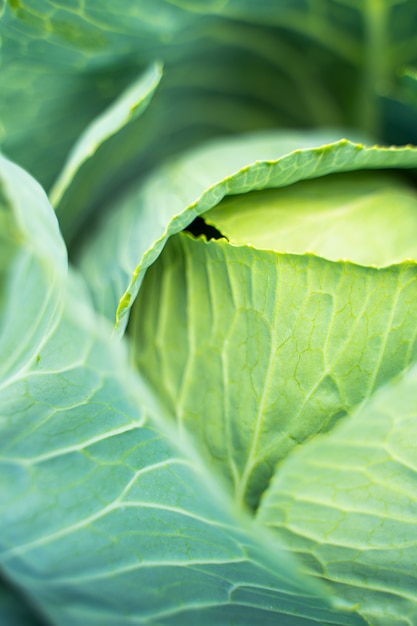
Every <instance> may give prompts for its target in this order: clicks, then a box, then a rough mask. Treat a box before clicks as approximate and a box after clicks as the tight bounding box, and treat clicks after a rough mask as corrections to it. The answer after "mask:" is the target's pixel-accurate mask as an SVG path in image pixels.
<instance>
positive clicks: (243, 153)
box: [80, 132, 417, 333]
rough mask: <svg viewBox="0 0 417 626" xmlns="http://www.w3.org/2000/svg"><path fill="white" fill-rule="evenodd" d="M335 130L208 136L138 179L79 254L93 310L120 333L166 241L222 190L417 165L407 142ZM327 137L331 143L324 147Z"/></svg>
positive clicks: (220, 196)
mask: <svg viewBox="0 0 417 626" xmlns="http://www.w3.org/2000/svg"><path fill="white" fill-rule="evenodd" d="M335 136H337V135H336V133H335V132H332V133H330V132H329V133H327V134H324V133H323V132H320V133H315V132H312V133H305V132H304V133H300V132H290V133H281V132H277V133H267V134H265V135H263V134H261V135H252V136H244V137H239V138H233V139H229V140H227V141H223V142H213V143H212V144H208V145H206V146H204V147H203V148H200V149H199V150H197V151H192V152H190V153H188V154H186V155H185V156H184V157H183V158H182V159H180V158H177V159H175V161H171V162H169V163H168V164H167V165H165V166H164V167H162V168H160V169H159V170H158V171H156V172H155V173H154V174H153V175H152V176H151V177H149V178H148V180H147V181H146V182H145V183H143V181H142V182H141V184H140V185H138V186H137V187H136V188H134V189H133V190H132V191H131V192H130V193H128V194H127V195H126V197H125V198H124V199H122V200H120V201H118V202H116V203H115V205H114V206H113V207H112V211H111V213H110V214H109V216H108V218H107V219H106V220H104V221H103V224H102V226H101V228H99V229H98V231H97V235H95V236H94V237H93V238H89V240H88V245H87V246H86V248H85V251H83V253H82V256H81V260H80V266H81V268H82V271H83V273H84V275H85V276H86V278H87V281H88V283H89V285H90V287H91V290H92V293H93V297H94V302H95V305H96V307H97V309H98V310H99V311H100V312H101V313H103V314H104V315H106V316H107V317H108V318H109V319H111V320H114V319H115V318H116V325H117V326H118V327H119V329H118V330H119V332H120V333H122V332H123V331H124V329H125V326H126V323H127V320H128V315H129V311H130V308H131V306H132V304H133V302H134V300H135V298H136V295H137V293H138V291H139V288H140V285H141V282H142V279H143V276H144V274H145V272H146V270H147V268H148V267H149V266H150V265H151V264H152V263H153V262H154V261H155V259H156V258H157V257H158V255H159V254H160V252H161V250H162V248H163V246H164V245H165V242H166V241H167V239H168V238H169V237H170V236H171V235H173V234H175V233H178V232H179V231H181V230H183V229H184V228H185V227H187V226H188V225H189V224H190V223H191V222H192V221H193V220H194V218H195V217H196V216H198V215H201V214H203V213H205V212H206V211H208V210H210V209H212V208H213V207H215V206H216V205H217V204H218V203H219V202H220V201H221V200H222V199H223V198H224V197H225V196H226V195H237V194H243V193H247V192H249V191H253V190H261V189H268V188H277V187H285V186H288V185H291V184H292V183H295V182H297V181H300V180H305V179H311V178H318V177H320V176H325V175H327V174H331V173H336V172H347V171H355V170H360V169H378V168H390V167H391V168H399V167H402V168H413V167H416V166H417V151H415V150H413V149H412V148H411V147H405V148H383V147H378V146H373V147H365V146H363V145H362V144H355V143H351V142H349V141H347V140H340V141H336V142H335V141H334V140H335ZM326 141H327V142H330V143H326V144H325V145H322V144H323V142H326ZM332 142H333V143H332ZM317 146H318V147H317Z"/></svg>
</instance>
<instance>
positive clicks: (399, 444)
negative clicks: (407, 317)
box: [258, 366, 417, 626]
mask: <svg viewBox="0 0 417 626" xmlns="http://www.w3.org/2000/svg"><path fill="white" fill-rule="evenodd" d="M416 386H417V368H416V366H414V367H413V368H412V369H410V370H409V371H407V372H406V373H405V374H404V375H403V376H402V377H401V378H400V379H396V380H394V381H392V382H391V383H390V384H388V385H387V386H385V387H384V388H383V389H381V390H380V391H379V392H378V393H376V394H375V395H374V396H373V397H372V398H371V399H370V400H369V401H368V402H367V403H365V404H364V405H362V406H361V407H360V408H359V409H358V410H357V412H356V413H355V414H354V415H353V416H351V417H350V418H348V419H346V420H343V421H342V422H341V423H340V425H339V427H338V428H335V429H334V430H333V431H332V432H331V433H329V434H328V435H326V436H323V437H320V438H317V439H316V440H315V441H313V442H311V443H309V444H308V445H306V446H305V447H303V448H302V449H300V450H298V451H297V452H296V453H294V455H293V456H292V457H291V458H289V459H288V460H287V461H286V462H285V463H284V464H283V465H282V466H281V467H280V468H279V470H278V471H277V473H276V475H275V478H274V480H273V481H272V484H271V486H270V488H269V490H268V491H267V492H266V495H265V497H264V500H263V502H262V506H261V508H260V511H259V515H258V520H259V521H260V522H262V523H264V524H265V525H266V526H268V527H270V528H272V529H274V530H275V531H276V532H277V533H278V534H279V536H280V537H281V538H282V539H284V540H285V542H286V544H287V545H288V546H290V547H291V548H292V550H293V551H294V552H295V553H297V554H298V555H300V556H301V557H302V558H303V559H304V561H305V563H306V564H308V565H309V566H310V568H311V569H312V570H313V571H314V572H315V575H316V576H318V577H320V578H323V579H325V580H327V581H329V582H330V583H331V584H332V587H333V588H334V589H335V590H336V591H338V592H339V593H342V594H343V596H344V597H346V598H350V599H353V598H354V602H355V603H358V611H359V613H361V614H362V615H363V616H364V617H365V618H366V619H367V620H368V621H369V623H370V624H376V625H378V626H394V625H395V626H413V625H414V624H415V623H416V620H417V601H416V595H415V589H416V578H417V570H416V562H417V547H416V546H417V543H416V524H417V501H416V493H417V466H416V443H415V442H416V440H417V401H416Z"/></svg>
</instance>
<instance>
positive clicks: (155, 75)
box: [49, 64, 162, 239]
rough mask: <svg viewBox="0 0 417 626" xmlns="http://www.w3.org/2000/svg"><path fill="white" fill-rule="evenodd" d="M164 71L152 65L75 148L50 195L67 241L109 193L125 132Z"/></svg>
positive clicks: (148, 100)
mask: <svg viewBox="0 0 417 626" xmlns="http://www.w3.org/2000/svg"><path fill="white" fill-rule="evenodd" d="M161 71H162V68H161V66H160V64H154V65H153V66H151V67H150V68H149V69H148V71H147V72H146V73H145V74H144V75H141V76H140V78H139V79H138V80H137V81H136V82H135V83H133V84H132V85H130V86H129V88H128V89H126V91H125V92H124V93H123V94H122V95H121V96H120V97H119V98H117V100H116V101H115V102H113V103H112V104H111V106H110V107H108V109H107V110H106V111H104V113H102V114H101V115H100V116H99V117H98V118H96V119H94V120H93V122H92V123H91V124H90V125H89V126H88V127H87V128H86V129H85V131H84V132H83V133H82V135H81V136H80V137H79V138H78V140H77V142H76V144H75V145H74V147H73V149H72V151H71V153H70V155H69V156H68V158H67V161H66V163H65V165H64V167H63V169H62V170H61V172H60V174H59V177H58V179H57V180H56V181H55V183H54V185H53V187H52V189H51V191H50V194H49V195H50V199H51V203H52V204H53V205H54V206H55V208H56V209H57V211H58V215H59V223H60V227H61V229H62V230H63V232H64V234H65V236H66V238H67V239H69V238H71V236H72V235H73V234H74V233H75V232H76V231H77V229H78V228H79V226H80V222H84V221H85V220H86V218H87V217H88V213H89V210H90V209H91V208H92V207H93V206H94V203H95V200H96V199H97V195H98V193H100V194H103V193H106V192H107V193H108V191H109V190H108V189H107V187H106V181H108V183H109V184H111V183H112V182H113V181H112V173H113V172H114V170H115V169H117V165H118V161H119V160H120V146H121V145H123V139H124V137H125V133H129V132H131V125H132V122H134V121H135V120H136V119H137V118H138V117H139V116H140V115H141V113H142V112H143V111H144V110H145V109H146V107H147V106H148V104H149V102H150V100H151V98H152V96H153V94H154V92H155V89H156V87H157V86H158V83H159V81H160V79H161ZM126 126H127V128H126Z"/></svg>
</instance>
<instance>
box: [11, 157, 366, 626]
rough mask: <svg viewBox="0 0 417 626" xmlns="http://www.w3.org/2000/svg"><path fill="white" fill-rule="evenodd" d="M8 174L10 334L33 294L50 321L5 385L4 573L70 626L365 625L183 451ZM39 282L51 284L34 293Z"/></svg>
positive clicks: (48, 229)
mask: <svg viewBox="0 0 417 626" xmlns="http://www.w3.org/2000/svg"><path fill="white" fill-rule="evenodd" d="M0 165H1V170H0V171H1V179H0V180H1V189H2V195H1V207H2V213H1V217H2V220H3V218H4V221H5V222H6V224H7V225H8V228H7V229H2V237H3V239H4V241H5V242H8V246H7V251H8V254H7V256H6V255H4V256H2V257H1V262H2V274H1V278H2V282H1V285H0V286H1V293H2V294H4V293H5V292H6V295H10V296H12V297H7V298H3V299H2V302H7V303H8V306H7V307H6V308H3V314H5V316H6V318H7V319H10V320H13V324H12V323H11V321H10V324H9V326H2V331H3V329H4V331H5V332H7V333H10V334H11V335H13V333H14V332H16V331H15V329H19V330H20V331H21V330H22V328H23V322H24V321H25V320H26V323H27V311H26V305H27V302H28V300H27V297H29V296H30V297H31V298H32V300H33V301H31V302H30V307H33V309H37V310H38V312H39V323H38V324H35V325H30V324H29V327H30V330H31V331H32V336H31V337H28V336H24V340H25V344H23V345H21V344H19V346H20V352H18V354H17V355H15V354H12V355H11V358H10V361H6V363H4V364H2V372H1V379H0V385H1V398H0V405H1V408H0V412H1V415H2V419H1V422H0V431H1V433H0V434H1V436H0V441H1V451H0V465H1V471H0V538H1V539H0V566H1V571H2V573H3V575H4V577H5V578H6V579H8V580H10V581H11V582H12V583H13V584H14V585H16V587H17V588H19V589H21V590H22V591H23V592H24V593H25V594H26V595H27V596H28V597H29V598H30V601H31V602H32V603H33V604H34V605H35V606H36V607H37V608H38V609H39V611H40V612H41V613H42V614H43V615H45V616H46V617H47V618H48V619H49V620H50V621H51V622H52V623H54V624H57V625H58V626H59V625H69V624H71V625H72V626H74V625H80V626H86V625H88V624H91V625H92V624H97V623H98V622H99V623H101V624H111V625H112V626H113V625H115V624H118V625H121V626H122V625H125V624H126V625H127V624H131V623H132V621H133V622H134V623H137V624H146V625H148V624H149V625H150V624H155V625H156V624H158V625H159V624H167V625H168V624H172V625H174V624H181V625H184V624H193V623H195V621H196V619H197V616H198V621H199V623H200V624H212V623H213V620H222V621H223V623H229V622H230V623H233V621H234V620H236V619H237V620H238V621H239V623H240V624H247V625H248V626H249V625H251V624H253V623H254V622H262V623H264V624H271V625H272V624H275V623H276V620H277V619H279V620H280V622H281V623H283V624H288V626H292V625H293V624H297V626H299V625H301V624H303V625H304V624H305V625H306V626H308V625H311V626H313V625H314V624H316V623H317V622H325V623H329V624H340V625H343V624H346V625H350V624H352V625H359V624H363V620H362V619H361V618H360V617H358V616H357V615H356V614H355V613H354V612H352V610H350V611H348V610H347V608H348V607H347V605H346V604H343V603H340V602H336V601H335V600H333V599H332V598H328V599H324V598H323V597H322V596H321V592H320V587H316V586H315V585H314V584H312V583H311V584H310V582H309V581H308V580H306V579H305V577H304V576H303V574H302V573H301V572H300V571H299V568H298V567H297V565H296V563H294V562H293V561H292V559H290V557H288V556H287V555H286V554H285V553H284V552H283V550H282V548H280V547H278V545H276V554H274V556H273V558H271V557H270V550H271V541H272V544H273V545H275V544H274V540H273V539H272V537H266V536H260V535H259V529H258V528H257V527H256V526H254V525H253V522H252V521H250V520H249V519H247V518H246V516H245V515H244V514H243V513H242V512H239V511H238V510H236V509H235V508H234V507H233V504H232V502H231V500H230V499H228V498H227V496H226V491H225V489H224V487H223V483H222V480H221V479H218V480H215V478H214V477H213V476H212V475H210V473H209V472H208V470H207V468H206V467H205V466H204V464H203V462H202V460H201V459H200V458H199V457H198V456H197V455H196V453H195V452H193V447H192V445H191V444H189V445H188V447H187V450H186V451H185V449H180V448H178V447H177V446H176V445H175V444H174V443H173V441H174V433H173V432H171V431H170V429H169V427H168V426H167V419H166V416H164V411H163V409H162V407H161V406H159V405H158V403H157V402H156V400H155V398H154V397H153V396H152V394H150V392H149V390H148V389H147V387H146V385H145V384H144V383H143V381H141V379H140V378H139V377H138V376H137V375H135V373H134V372H133V371H132V370H131V369H130V366H129V360H128V357H127V354H126V350H125V345H124V344H123V343H120V342H109V329H108V324H107V323H106V322H105V321H104V320H102V319H101V318H99V317H98V316H97V315H96V314H95V313H94V311H93V309H92V307H91V305H90V303H89V299H88V296H87V293H86V288H85V285H84V284H83V282H82V281H81V280H80V278H79V277H77V276H76V275H75V274H74V273H73V272H72V271H70V273H69V275H68V277H67V276H66V265H65V254H64V253H65V249H64V247H63V243H62V239H61V237H60V235H59V232H58V230H57V225H56V219H55V215H54V213H53V210H52V208H51V207H50V205H49V204H48V202H47V199H46V196H45V194H44V193H43V192H42V190H41V189H40V188H39V187H38V186H37V185H36V184H35V183H34V181H32V180H31V179H30V178H29V177H28V176H27V174H25V173H23V172H22V171H21V170H19V169H18V168H17V167H16V166H13V165H12V164H10V163H9V162H7V161H5V160H4V159H1V161H0ZM22 196H24V198H25V202H24V203H23V202H21V198H22ZM29 224H31V225H37V226H36V227H35V226H34V227H33V229H31V230H28V228H27V226H28V225H29ZM4 249H5V248H3V247H2V250H4ZM34 273H37V274H38V276H37V277H36V281H37V282H36V284H37V285H39V284H41V283H40V281H41V280H44V283H45V290H44V291H43V290H39V289H33V286H32V280H33V277H34ZM55 276H59V280H55ZM9 292H10V293H9ZM18 295H19V296H20V297H19V298H18ZM54 296H55V299H54ZM51 302H54V303H55V304H54V307H52V306H50V303H51ZM30 307H29V308H30ZM1 341H2V342H3V343H4V342H5V341H7V337H6V338H5V337H4V334H3V332H2V336H1Z"/></svg>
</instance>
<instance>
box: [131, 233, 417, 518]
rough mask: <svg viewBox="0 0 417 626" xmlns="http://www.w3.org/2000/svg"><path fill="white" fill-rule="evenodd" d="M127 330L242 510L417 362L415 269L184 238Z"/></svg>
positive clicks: (164, 396) (173, 245)
mask: <svg viewBox="0 0 417 626" xmlns="http://www.w3.org/2000/svg"><path fill="white" fill-rule="evenodd" d="M135 307H136V308H135V310H134V317H133V320H132V326H131V331H132V333H133V340H134V350H135V358H136V362H137V365H138V368H139V370H140V371H141V373H142V374H143V375H144V376H145V377H146V378H147V380H149V382H150V383H151V385H152V387H153V388H154V390H155V393H156V394H158V396H159V398H160V399H161V400H163V401H164V402H165V406H166V407H167V410H168V411H169V412H170V413H171V414H172V415H173V416H174V417H175V418H176V420H177V423H178V428H179V432H180V433H182V432H184V431H185V432H192V433H193V434H194V435H195V436H196V439H197V441H198V442H199V444H200V445H201V447H202V450H203V453H205V454H206V455H207V456H208V457H209V459H210V462H211V464H212V465H213V467H217V468H220V470H221V471H222V473H223V474H224V475H225V476H226V477H227V479H228V481H229V482H230V483H231V485H232V487H233V491H234V493H235V497H236V500H237V501H238V502H239V503H241V502H246V503H248V504H249V505H250V506H251V507H256V505H257V503H258V500H259V498H260V496H261V494H262V492H263V491H264V489H265V488H266V487H267V484H268V481H269V479H270V477H271V475H272V474H273V472H274V468H275V466H276V464H277V463H278V462H280V461H281V460H282V459H283V458H285V457H286V456H287V455H288V454H290V453H291V452H292V451H293V450H294V449H295V448H296V447H297V446H299V445H301V444H303V443H305V442H306V441H308V440H309V439H311V438H312V437H313V436H314V435H316V434H317V433H319V432H321V431H323V430H328V429H330V428H332V427H333V426H334V424H335V423H336V422H337V421H338V420H340V419H341V418H342V417H344V416H345V415H346V414H349V413H350V412H351V411H352V410H353V408H354V407H355V406H357V405H358V404H359V403H361V402H362V401H363V400H364V399H365V398H366V397H368V396H370V395H372V394H373V393H374V391H375V390H376V389H377V388H378V387H379V386H381V385H383V384H384V383H385V382H386V381H387V380H390V378H392V377H393V376H395V375H396V374H397V373H398V372H400V371H402V370H403V369H404V368H406V367H407V365H408V364H409V363H410V362H413V361H414V360H416V358H417V335H416V329H415V323H414V320H415V317H416V315H417V268H416V264H415V263H412V262H410V263H403V264H401V265H396V266H391V267H388V268H386V269H384V270H382V269H375V268H364V267H361V266H358V265H354V264H352V263H334V262H331V261H327V260H324V259H321V258H318V257H314V256H312V255H303V256H300V255H285V254H278V253H275V252H271V251H261V250H257V249H255V248H253V247H249V246H234V245H231V244H229V243H227V242H226V241H224V240H221V241H212V242H209V243H206V242H205V241H204V239H202V238H199V239H194V238H192V237H191V236H189V235H177V236H176V237H173V238H172V239H171V240H170V241H169V242H168V244H167V246H166V249H165V250H164V252H163V253H162V255H161V257H160V258H159V259H158V261H157V262H156V263H155V265H154V266H153V267H152V268H150V269H149V270H148V273H147V275H146V277H145V281H144V283H143V286H142V289H141V291H140V294H139V297H138V300H137V303H136V305H135Z"/></svg>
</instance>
